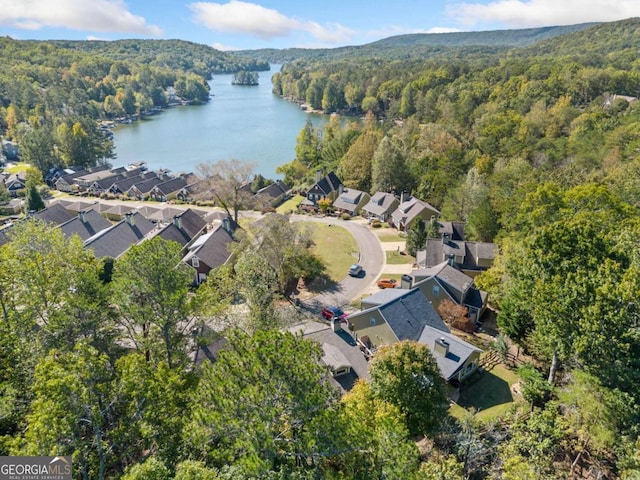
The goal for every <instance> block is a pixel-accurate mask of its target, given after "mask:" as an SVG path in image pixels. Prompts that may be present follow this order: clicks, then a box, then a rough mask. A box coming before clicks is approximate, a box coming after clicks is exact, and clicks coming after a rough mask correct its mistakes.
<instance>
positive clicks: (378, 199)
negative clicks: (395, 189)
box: [362, 192, 399, 215]
mask: <svg viewBox="0 0 640 480" xmlns="http://www.w3.org/2000/svg"><path fill="white" fill-rule="evenodd" d="M394 202H399V201H398V199H397V198H396V196H395V195H394V194H393V193H387V192H376V193H375V194H374V195H373V197H371V199H370V200H369V202H368V203H367V204H366V205H365V206H364V207H362V210H364V211H366V212H370V213H372V214H374V215H382V214H385V213H390V210H391V209H392V208H393V205H394Z"/></svg>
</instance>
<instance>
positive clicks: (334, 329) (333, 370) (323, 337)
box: [289, 321, 369, 392]
mask: <svg viewBox="0 0 640 480" xmlns="http://www.w3.org/2000/svg"><path fill="white" fill-rule="evenodd" d="M289 331H290V332H292V333H294V334H297V335H302V337H303V338H305V339H308V340H312V341H314V342H317V343H318V344H319V345H320V346H321V347H322V358H321V361H322V363H323V364H324V365H326V366H327V368H328V369H329V372H330V377H329V381H330V383H331V384H332V385H333V386H334V387H336V388H338V389H339V390H340V391H341V392H347V391H349V390H351V388H352V387H353V386H354V385H355V383H356V382H357V381H358V380H359V379H362V380H368V379H369V363H368V362H367V359H366V358H365V356H364V355H363V354H362V351H360V348H359V346H358V345H357V343H356V342H355V341H354V339H353V337H352V336H351V334H350V333H349V332H348V331H347V330H344V329H343V327H342V324H341V323H340V322H334V323H333V324H332V325H327V324H325V323H320V322H315V321H308V322H304V323H301V324H298V325H295V326H293V327H291V328H290V329H289Z"/></svg>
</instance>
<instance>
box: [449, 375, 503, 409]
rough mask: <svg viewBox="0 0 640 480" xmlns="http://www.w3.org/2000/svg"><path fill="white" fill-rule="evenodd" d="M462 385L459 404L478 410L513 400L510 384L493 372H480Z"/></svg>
mask: <svg viewBox="0 0 640 480" xmlns="http://www.w3.org/2000/svg"><path fill="white" fill-rule="evenodd" d="M469 380H470V383H465V384H463V385H462V389H461V391H460V397H459V399H458V402H457V403H458V405H460V406H461V407H463V408H465V409H468V408H471V407H473V409H474V410H476V411H482V410H486V409H488V408H491V407H495V406H496V405H502V404H503V403H509V402H513V396H512V395H511V388H510V387H509V384H508V383H507V382H506V381H505V380H503V379H502V378H500V377H498V376H497V375H495V374H493V373H491V372H486V371H485V372H478V373H476V374H474V376H473V377H472V378H471V379H469Z"/></svg>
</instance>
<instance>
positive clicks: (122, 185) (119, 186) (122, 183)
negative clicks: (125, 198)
mask: <svg viewBox="0 0 640 480" xmlns="http://www.w3.org/2000/svg"><path fill="white" fill-rule="evenodd" d="M157 176H158V174H157V173H156V172H146V171H139V173H138V174H137V175H127V176H126V177H124V178H122V179H119V180H117V181H115V182H113V183H112V184H111V185H109V186H108V187H107V188H106V191H108V192H109V193H113V194H114V195H124V194H125V193H126V192H127V191H128V190H129V189H130V188H131V187H133V186H134V185H135V184H137V183H141V182H144V181H145V180H148V179H150V178H155V177H157Z"/></svg>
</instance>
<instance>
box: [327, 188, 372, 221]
mask: <svg viewBox="0 0 640 480" xmlns="http://www.w3.org/2000/svg"><path fill="white" fill-rule="evenodd" d="M338 191H339V193H338V197H337V198H336V199H335V200H334V201H333V205H332V206H333V209H334V210H335V211H336V212H337V213H348V214H349V215H351V216H355V215H359V214H360V210H362V207H364V206H365V205H366V204H367V203H368V202H369V198H370V197H369V194H368V193H366V192H362V191H360V190H356V189H355V188H340V189H339V190H338Z"/></svg>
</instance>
